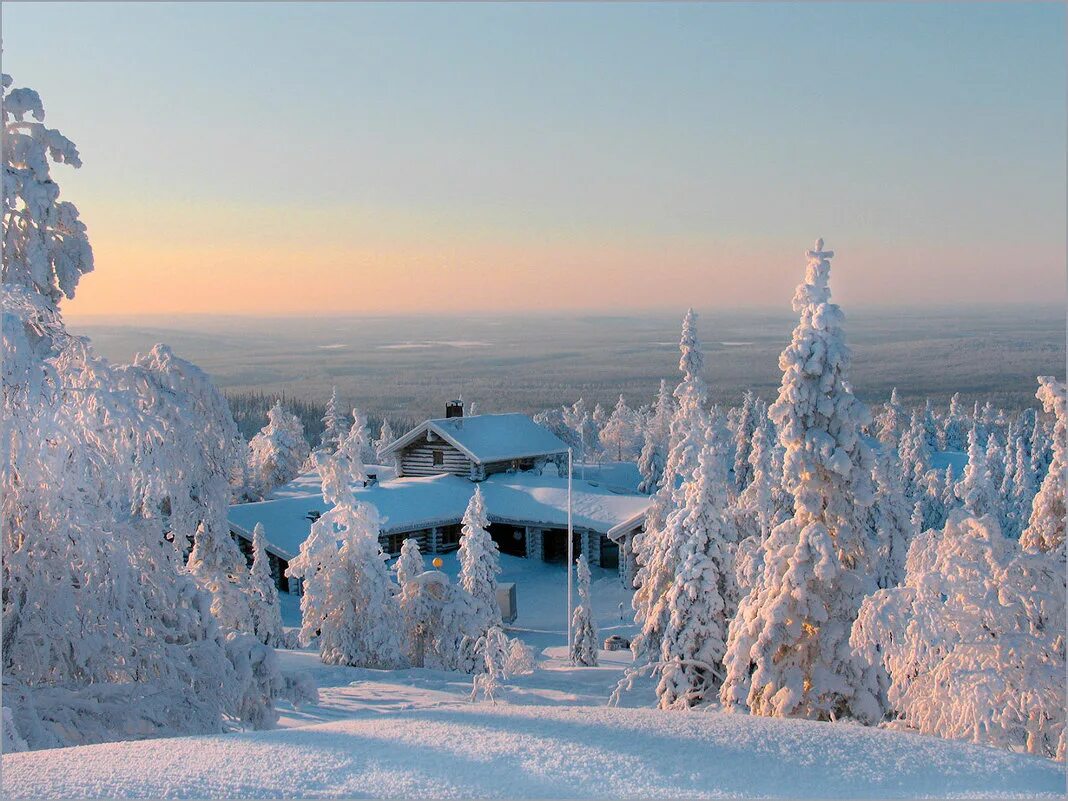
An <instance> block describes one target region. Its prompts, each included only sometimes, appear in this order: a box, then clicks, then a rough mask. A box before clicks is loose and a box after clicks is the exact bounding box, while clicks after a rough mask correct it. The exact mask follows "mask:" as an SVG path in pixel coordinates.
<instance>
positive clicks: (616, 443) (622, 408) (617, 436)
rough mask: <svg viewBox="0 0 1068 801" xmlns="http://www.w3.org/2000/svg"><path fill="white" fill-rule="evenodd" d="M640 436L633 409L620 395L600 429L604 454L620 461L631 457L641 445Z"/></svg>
mask: <svg viewBox="0 0 1068 801" xmlns="http://www.w3.org/2000/svg"><path fill="white" fill-rule="evenodd" d="M640 436H641V432H640V430H639V428H638V417H637V415H636V414H635V412H634V410H633V409H631V408H630V407H629V406H627V401H626V399H625V398H624V397H623V396H622V395H620V396H619V400H618V401H616V407H615V408H614V409H613V410H612V416H611V417H609V418H608V422H607V423H605V425H604V428H603V429H601V446H602V447H603V448H604V450H605V453H606V454H610V456H611V457H614V458H615V459H616V461H620V462H621V461H623V459H625V458H626V459H630V458H633V456H634V453H635V451H636V450H637V449H638V448H639V447H641V446H640V439H639V437H640Z"/></svg>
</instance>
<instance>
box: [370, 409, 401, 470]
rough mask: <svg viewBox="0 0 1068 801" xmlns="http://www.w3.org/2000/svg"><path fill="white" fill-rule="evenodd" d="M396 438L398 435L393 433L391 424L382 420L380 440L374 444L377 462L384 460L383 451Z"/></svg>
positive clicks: (379, 431) (379, 433) (379, 432)
mask: <svg viewBox="0 0 1068 801" xmlns="http://www.w3.org/2000/svg"><path fill="white" fill-rule="evenodd" d="M396 438H397V435H396V434H394V433H393V426H391V425H390V424H389V420H386V419H385V418H382V427H381V428H380V429H379V430H378V439H376V440H375V443H374V449H375V459H376V460H377V459H381V458H382V451H383V450H384V449H385V447H386V446H387V445H389V444H391V443H392V442H393V440H395V439H396Z"/></svg>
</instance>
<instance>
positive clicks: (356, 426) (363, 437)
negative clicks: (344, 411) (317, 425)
mask: <svg viewBox="0 0 1068 801" xmlns="http://www.w3.org/2000/svg"><path fill="white" fill-rule="evenodd" d="M370 440H371V437H370V432H369V431H368V429H367V419H366V418H365V417H364V416H363V413H362V412H361V411H360V410H359V409H353V410H352V425H351V426H350V427H349V432H348V433H347V434H346V435H345V436H344V437H343V438H342V440H341V443H340V444H339V445H338V450H339V451H344V452H345V456H346V457H347V458H348V460H349V463H350V464H351V465H352V467H353V474H352V480H353V481H359V482H364V481H366V480H367V468H366V465H367V463H368V462H369V461H371V460H372V459H374V458H375V457H376V455H377V454H375V453H374V449H373V448H372V447H371V445H370V444H369V443H370Z"/></svg>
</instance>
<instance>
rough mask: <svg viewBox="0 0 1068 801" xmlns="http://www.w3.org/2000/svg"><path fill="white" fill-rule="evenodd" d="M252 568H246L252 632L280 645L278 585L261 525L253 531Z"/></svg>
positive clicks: (260, 637) (281, 636) (263, 639)
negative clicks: (247, 570) (272, 570)
mask: <svg viewBox="0 0 1068 801" xmlns="http://www.w3.org/2000/svg"><path fill="white" fill-rule="evenodd" d="M252 552H253V556H252V570H250V571H249V582H248V584H249V586H248V589H249V596H250V606H251V607H252V633H253V634H255V635H256V639H258V640H259V641H260V642H262V643H263V644H264V645H270V646H273V647H276V648H278V647H281V645H282V643H283V642H284V637H283V629H282V610H281V607H280V606H279V605H278V587H277V586H275V583H274V574H273V573H272V572H271V562H270V559H269V558H268V557H267V546H266V538H265V537H264V534H263V524H261V523H257V524H256V527H255V528H254V529H253V530H252Z"/></svg>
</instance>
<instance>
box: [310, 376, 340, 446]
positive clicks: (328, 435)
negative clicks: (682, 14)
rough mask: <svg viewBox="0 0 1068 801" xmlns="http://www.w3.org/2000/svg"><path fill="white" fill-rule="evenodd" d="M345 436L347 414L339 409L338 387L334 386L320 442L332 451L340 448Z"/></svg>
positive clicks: (328, 402)
mask: <svg viewBox="0 0 1068 801" xmlns="http://www.w3.org/2000/svg"><path fill="white" fill-rule="evenodd" d="M302 433H303V432H302ZM344 438H345V416H344V415H343V414H341V412H339V411H338V400H337V387H334V388H333V389H332V390H331V391H330V400H328V401H327V402H326V413H325V414H324V415H323V433H322V437H321V439H320V442H321V444H322V447H324V448H326V449H327V450H328V451H330V452H331V453H332V452H334V451H336V450H337V449H338V446H339V445H341V441H342V440H343V439H344Z"/></svg>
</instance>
